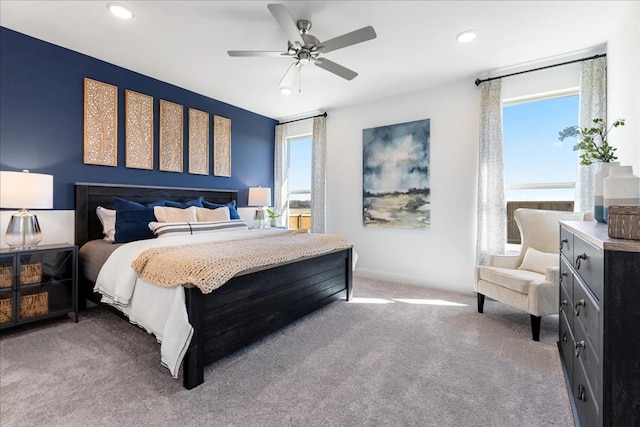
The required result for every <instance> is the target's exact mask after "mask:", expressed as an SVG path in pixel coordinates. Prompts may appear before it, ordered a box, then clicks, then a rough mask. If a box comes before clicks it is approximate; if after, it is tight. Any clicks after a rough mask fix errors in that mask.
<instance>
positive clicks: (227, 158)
mask: <svg viewBox="0 0 640 427" xmlns="http://www.w3.org/2000/svg"><path fill="white" fill-rule="evenodd" d="M213 174H214V175H215V176H231V119H227V118H226V117H220V116H215V115H214V116H213Z"/></svg>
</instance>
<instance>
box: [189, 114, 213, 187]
mask: <svg viewBox="0 0 640 427" xmlns="http://www.w3.org/2000/svg"><path fill="white" fill-rule="evenodd" d="M189 173H193V174H198V175H209V113H207V112H205V111H200V110H196V109H195V108H189Z"/></svg>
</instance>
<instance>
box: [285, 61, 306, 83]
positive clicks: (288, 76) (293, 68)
mask: <svg viewBox="0 0 640 427" xmlns="http://www.w3.org/2000/svg"><path fill="white" fill-rule="evenodd" d="M300 68H301V64H300V62H299V61H296V62H294V63H293V64H291V65H290V66H289V68H288V69H287V72H286V73H284V76H283V77H282V80H280V87H289V88H290V87H292V86H293V83H295V78H296V76H297V75H298V73H299V72H300Z"/></svg>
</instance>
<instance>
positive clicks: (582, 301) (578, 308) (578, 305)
mask: <svg viewBox="0 0 640 427" xmlns="http://www.w3.org/2000/svg"><path fill="white" fill-rule="evenodd" d="M580 306H583V307H586V304H585V302H584V299H581V300H580V301H578V302H577V303H576V305H575V307H574V310H573V314H575V315H576V317H577V316H580Z"/></svg>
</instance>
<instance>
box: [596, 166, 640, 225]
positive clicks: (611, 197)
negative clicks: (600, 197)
mask: <svg viewBox="0 0 640 427" xmlns="http://www.w3.org/2000/svg"><path fill="white" fill-rule="evenodd" d="M603 191H604V201H603V207H604V209H603V211H604V219H605V220H607V218H608V217H609V206H617V205H631V206H638V205H640V178H638V177H637V176H635V175H634V174H633V167H632V166H616V167H613V168H611V171H610V173H609V176H608V177H607V178H605V179H604V184H603Z"/></svg>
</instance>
